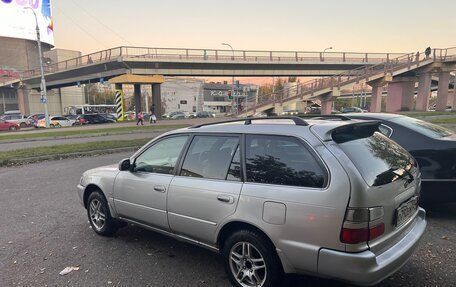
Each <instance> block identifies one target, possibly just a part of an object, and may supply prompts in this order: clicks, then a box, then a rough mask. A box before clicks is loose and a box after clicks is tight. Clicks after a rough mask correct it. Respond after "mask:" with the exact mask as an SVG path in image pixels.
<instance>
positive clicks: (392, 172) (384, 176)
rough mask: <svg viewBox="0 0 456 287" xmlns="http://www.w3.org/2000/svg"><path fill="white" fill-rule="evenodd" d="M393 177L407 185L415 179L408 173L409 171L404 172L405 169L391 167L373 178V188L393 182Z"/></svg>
mask: <svg viewBox="0 0 456 287" xmlns="http://www.w3.org/2000/svg"><path fill="white" fill-rule="evenodd" d="M395 176H397V177H399V178H401V179H406V180H407V182H408V183H410V182H412V181H413V180H414V179H415V178H414V177H413V175H412V174H411V173H410V171H408V170H406V169H405V168H401V167H392V168H390V169H388V170H386V171H384V172H382V173H380V174H378V175H377V176H376V177H375V180H374V184H373V186H378V185H383V184H387V183H390V182H393V181H394V180H395V178H394V177H395Z"/></svg>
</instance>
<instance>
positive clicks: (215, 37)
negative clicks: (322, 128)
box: [52, 0, 456, 54]
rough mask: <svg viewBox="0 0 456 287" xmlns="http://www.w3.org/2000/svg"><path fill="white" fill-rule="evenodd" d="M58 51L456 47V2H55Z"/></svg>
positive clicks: (340, 49) (305, 0) (54, 0)
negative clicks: (228, 46)
mask: <svg viewBox="0 0 456 287" xmlns="http://www.w3.org/2000/svg"><path fill="white" fill-rule="evenodd" d="M52 9H53V11H52V12H53V17H54V33H55V34H54V37H55V44H56V48H64V49H72V50H80V51H82V52H83V53H84V54H86V53H91V52H95V51H98V50H103V49H108V48H112V47H116V46H121V45H125V46H144V47H176V48H203V49H226V47H224V46H222V45H221V43H222V42H226V43H230V44H231V45H232V46H233V48H234V49H235V50H290V51H321V50H323V49H324V48H327V47H329V46H332V47H334V49H333V51H337V52H341V51H355V52H413V51H418V50H421V51H422V50H424V49H425V48H426V47H427V46H431V47H432V48H446V47H454V46H456V37H455V35H456V25H455V22H454V19H455V14H456V1H454V0H432V1H423V0H344V1H342V0H282V1H269V0H261V1H260V0H229V1H224V0H211V1H210V0H193V1H185V0H181V1H177V0H166V1H151V0H133V1H120V0H110V1H108V0H96V1H94V0H53V1H52Z"/></svg>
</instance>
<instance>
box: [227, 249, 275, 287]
mask: <svg viewBox="0 0 456 287" xmlns="http://www.w3.org/2000/svg"><path fill="white" fill-rule="evenodd" d="M229 260H230V269H231V272H232V274H233V276H234V278H235V279H236V281H237V282H238V283H239V284H240V285H241V286H243V287H253V286H258V287H261V286H263V284H264V282H265V281H266V277H267V268H266V262H265V260H264V257H263V255H262V254H261V253H260V251H258V249H257V248H256V247H255V246H254V245H253V244H251V243H249V242H238V243H236V244H235V245H234V246H233V247H232V248H231V250H230V259H229Z"/></svg>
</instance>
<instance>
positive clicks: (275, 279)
mask: <svg viewBox="0 0 456 287" xmlns="http://www.w3.org/2000/svg"><path fill="white" fill-rule="evenodd" d="M222 254H223V258H224V264H225V271H226V273H227V274H228V277H229V278H230V281H231V283H232V284H233V286H237V287H253V286H261V287H275V286H280V285H281V282H282V277H283V269H282V264H281V262H280V259H279V257H278V256H277V253H276V252H275V247H274V245H273V244H272V243H271V242H270V241H269V240H268V239H267V238H265V237H264V236H263V235H261V234H260V233H258V232H256V231H251V230H239V231H237V232H235V233H233V234H232V235H230V236H229V237H228V238H227V240H226V241H225V244H224V246H223V251H222ZM255 267H256V268H255Z"/></svg>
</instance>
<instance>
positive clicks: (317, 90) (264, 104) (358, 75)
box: [238, 48, 456, 117]
mask: <svg viewBox="0 0 456 287" xmlns="http://www.w3.org/2000/svg"><path fill="white" fill-rule="evenodd" d="M434 62H456V48H448V49H434V50H433V53H431V55H430V56H429V57H426V56H425V55H424V52H423V53H416V54H415V53H409V54H404V55H402V56H399V57H397V58H395V59H391V60H388V61H387V62H384V63H380V64H377V65H374V66H369V67H361V68H358V69H354V70H350V71H346V72H344V73H342V74H339V75H335V76H329V77H324V78H319V79H314V80H310V81H307V82H304V83H299V84H297V85H296V86H294V87H291V88H288V89H284V90H281V91H278V92H275V93H272V94H270V95H266V96H262V97H261V98H258V99H255V98H253V99H249V100H248V101H247V102H243V103H242V104H240V105H239V111H240V112H239V114H238V116H239V117H247V116H251V115H253V114H255V113H258V112H263V111H267V110H271V109H273V108H275V107H276V106H277V105H279V106H286V105H289V104H293V103H296V102H300V101H305V100H312V99H318V98H319V97H320V96H324V95H328V94H329V93H331V92H332V93H333V96H338V95H340V92H339V91H340V90H342V89H347V88H352V87H353V86H354V85H356V84H361V83H366V82H372V81H375V80H386V81H388V80H389V81H391V79H392V77H394V76H396V75H400V74H403V73H406V72H408V71H411V70H415V69H417V68H421V67H423V66H426V65H430V64H432V63H434Z"/></svg>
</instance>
